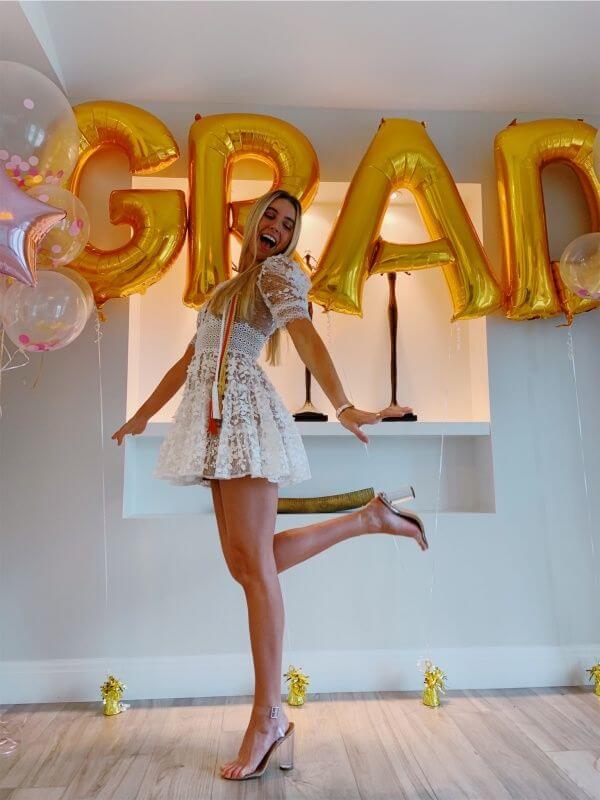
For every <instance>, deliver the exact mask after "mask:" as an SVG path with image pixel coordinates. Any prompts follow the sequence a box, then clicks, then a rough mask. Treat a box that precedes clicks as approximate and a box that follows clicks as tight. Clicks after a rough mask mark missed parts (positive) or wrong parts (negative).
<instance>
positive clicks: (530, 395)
mask: <svg viewBox="0 0 600 800" xmlns="http://www.w3.org/2000/svg"><path fill="white" fill-rule="evenodd" d="M534 335H535V332H534ZM531 353H533V358H534V364H533V367H532V366H531V363H530V369H528V370H527V377H526V385H527V399H528V404H529V408H531V409H532V411H533V416H534V419H536V420H539V419H542V415H541V414H540V413H539V410H538V408H537V401H536V395H535V392H534V390H533V386H534V382H535V384H536V385H538V381H537V375H538V358H537V339H536V338H534V344H533V348H532V349H530V354H531ZM530 362H531V355H530ZM532 444H533V458H534V462H535V474H536V476H537V478H538V493H539V506H540V517H541V520H542V528H543V530H544V532H546V531H549V530H550V527H551V526H550V521H549V519H548V513H547V510H546V498H545V496H544V491H543V487H544V485H545V483H544V478H543V475H544V471H543V470H544V464H543V459H542V456H541V453H540V444H539V436H538V431H537V427H536V426H535V425H533V426H532ZM545 539H546V546H545V548H544V554H545V561H546V571H547V573H548V578H549V580H550V583H551V587H550V588H551V590H552V598H551V605H552V616H553V618H554V628H555V631H556V640H557V644H558V649H559V652H560V653H562V646H561V642H562V636H561V629H560V619H559V616H558V609H557V606H556V570H555V569H554V563H553V560H552V555H551V547H550V544H549V541H548V536H547V535H545Z"/></svg>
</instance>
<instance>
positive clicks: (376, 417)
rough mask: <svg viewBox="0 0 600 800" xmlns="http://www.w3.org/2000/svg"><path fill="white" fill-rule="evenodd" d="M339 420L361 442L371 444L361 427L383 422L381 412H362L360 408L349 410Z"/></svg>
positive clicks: (343, 412)
mask: <svg viewBox="0 0 600 800" xmlns="http://www.w3.org/2000/svg"><path fill="white" fill-rule="evenodd" d="M339 420H340V422H341V423H342V425H343V426H344V428H348V430H349V431H352V433H353V434H354V435H355V436H356V437H357V439H360V441H361V442H364V443H365V444H369V437H368V436H367V434H366V433H363V432H362V431H361V429H360V426H361V425H374V424H375V423H376V422H379V421H380V420H381V414H380V413H379V412H376V413H375V412H371V411H361V410H360V408H347V409H345V410H344V411H342V413H341V414H340V416H339Z"/></svg>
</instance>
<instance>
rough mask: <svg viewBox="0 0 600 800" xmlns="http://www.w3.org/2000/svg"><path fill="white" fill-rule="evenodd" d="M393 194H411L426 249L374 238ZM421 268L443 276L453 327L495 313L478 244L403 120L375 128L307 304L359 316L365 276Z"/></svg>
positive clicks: (419, 131)
mask: <svg viewBox="0 0 600 800" xmlns="http://www.w3.org/2000/svg"><path fill="white" fill-rule="evenodd" d="M400 188H407V189H410V191H411V192H412V193H413V194H414V197H415V201H416V203H417V206H418V208H419V210H420V212H421V215H422V217H423V220H424V222H425V226H426V227H427V230H428V232H429V234H430V235H431V236H432V238H433V241H431V242H425V243H423V244H396V243H392V242H385V241H383V240H382V239H381V237H380V236H379V231H380V229H381V225H382V223H383V217H384V215H385V212H386V209H387V205H388V203H389V198H390V195H391V193H392V192H393V191H395V190H397V189H400ZM427 267H441V268H442V269H443V271H444V276H445V278H446V281H447V283H448V288H449V291H450V295H451V297H452V303H453V309H454V315H453V319H455V320H456V319H470V318H472V317H480V316H483V315H485V314H489V313H490V312H492V311H494V310H495V309H497V308H499V307H500V306H501V303H502V297H501V291H500V288H499V286H498V284H497V281H496V280H495V278H494V276H493V274H492V271H491V269H490V266H489V264H488V261H487V258H486V255H485V253H484V251H483V247H482V246H481V242H480V241H479V238H478V236H477V233H476V231H475V229H474V227H473V224H472V222H471V220H470V218H469V215H468V214H467V211H466V209H465V207H464V204H463V202H462V200H461V198H460V195H459V193H458V190H457V188H456V184H455V183H454V181H453V179H452V176H451V174H450V172H449V170H448V168H447V167H446V165H445V164H444V161H443V159H442V157H441V156H440V154H439V153H438V151H437V150H436V149H435V147H434V145H433V143H432V142H431V140H430V138H429V136H428V135H427V133H426V131H425V128H424V126H423V125H422V124H421V123H419V122H415V121H413V120H409V119H389V120H382V122H381V124H380V126H379V129H378V130H377V133H376V134H375V136H374V138H373V140H372V142H371V144H370V146H369V149H368V150H367V152H366V153H365V155H364V157H363V159H362V161H361V162H360V164H359V167H358V169H357V171H356V173H355V175H354V177H353V179H352V182H351V184H350V186H349V188H348V192H347V194H346V197H345V198H344V203H343V205H342V208H341V211H340V214H339V217H338V220H337V222H336V224H335V226H334V228H333V229H332V231H331V233H330V235H329V239H328V240H327V243H326V245H325V249H324V251H323V255H322V256H321V259H320V261H319V267H318V269H317V271H316V273H315V276H314V279H313V289H312V292H311V297H312V299H313V300H315V301H316V302H317V303H320V304H321V305H323V306H325V307H327V308H332V309H333V310H335V311H343V312H346V313H350V314H357V315H360V316H362V311H361V301H362V291H363V287H364V283H365V281H366V279H367V277H368V275H369V274H375V273H381V272H402V271H407V270H414V269H423V268H427Z"/></svg>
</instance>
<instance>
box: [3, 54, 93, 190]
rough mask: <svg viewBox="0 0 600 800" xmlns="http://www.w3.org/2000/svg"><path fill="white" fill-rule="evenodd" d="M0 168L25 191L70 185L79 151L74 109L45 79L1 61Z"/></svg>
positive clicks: (16, 65)
mask: <svg viewBox="0 0 600 800" xmlns="http://www.w3.org/2000/svg"><path fill="white" fill-rule="evenodd" d="M0 98H1V101H0V166H1V167H3V168H4V169H5V170H6V173H7V175H9V176H10V177H11V178H12V180H13V181H14V182H15V183H16V184H17V185H18V186H20V187H21V188H22V189H29V188H30V187H31V186H36V185H38V184H41V183H48V184H50V185H53V184H65V183H66V181H67V180H68V179H69V177H70V175H71V173H72V172H73V169H74V168H75V164H76V163H77V157H78V152H79V128H78V126H77V120H76V119H75V114H74V113H73V109H72V108H71V104H70V103H69V101H68V100H67V98H66V97H65V95H64V94H63V93H62V92H61V90H60V89H59V88H58V86H56V84H54V83H53V82H52V81H51V80H50V79H49V78H47V77H46V76H45V75H42V73H41V72H38V71H37V70H35V69H32V68H31V67H28V66H26V65H25V64H19V63H17V62H16V61H0Z"/></svg>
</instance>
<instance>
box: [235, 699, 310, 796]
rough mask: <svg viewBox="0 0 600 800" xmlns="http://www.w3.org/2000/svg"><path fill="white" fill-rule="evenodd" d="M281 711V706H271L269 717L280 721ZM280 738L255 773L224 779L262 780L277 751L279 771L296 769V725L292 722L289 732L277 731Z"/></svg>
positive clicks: (288, 728)
mask: <svg viewBox="0 0 600 800" xmlns="http://www.w3.org/2000/svg"><path fill="white" fill-rule="evenodd" d="M280 710H281V706H271V709H270V712H269V715H270V717H271V719H278V718H279V712H280ZM277 733H278V738H277V739H275V741H274V742H273V743H272V744H271V746H270V747H269V749H268V750H267V752H266V753H265V754H264V756H263V757H262V759H261V760H260V761H259V763H258V764H257V766H256V769H255V770H254V771H253V772H249V773H248V774H247V775H242V776H241V777H240V778H230V777H229V776H227V775H222V776H221V777H222V778H226V779H227V780H229V781H245V780H248V779H249V778H260V776H261V775H263V773H264V772H265V770H266V769H267V767H268V766H269V761H270V760H271V756H272V755H273V753H275V751H277V750H278V751H279V769H284V770H288V769H293V768H294V739H295V737H294V723H293V722H290V723H289V725H288V727H287V730H285V731H284V730H283V728H282V727H281V726H279V728H278V729H277Z"/></svg>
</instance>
